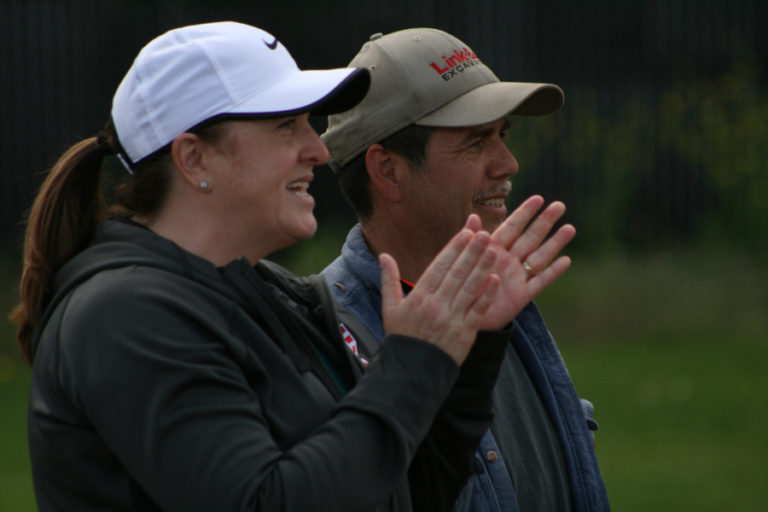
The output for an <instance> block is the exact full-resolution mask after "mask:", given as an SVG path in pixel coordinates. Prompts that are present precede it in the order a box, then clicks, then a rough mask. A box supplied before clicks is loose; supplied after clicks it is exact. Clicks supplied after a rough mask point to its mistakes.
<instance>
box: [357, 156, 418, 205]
mask: <svg viewBox="0 0 768 512" xmlns="http://www.w3.org/2000/svg"><path fill="white" fill-rule="evenodd" d="M365 168H366V171H367V172H368V176H369V178H370V179H371V188H372V190H371V192H372V193H373V194H375V195H376V196H379V197H380V198H381V199H383V200H384V201H388V202H392V203H398V202H400V200H401V198H402V195H403V194H402V185H403V179H404V178H405V175H404V173H406V172H407V173H410V170H409V168H408V162H407V161H406V160H405V158H403V157H402V156H400V155H398V154H397V153H393V152H392V151H389V150H387V149H384V147H383V146H382V145H381V144H373V145H372V146H370V147H369V148H368V150H367V151H366V152H365Z"/></svg>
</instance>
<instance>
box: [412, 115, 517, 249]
mask: <svg viewBox="0 0 768 512" xmlns="http://www.w3.org/2000/svg"><path fill="white" fill-rule="evenodd" d="M508 126H509V123H508V121H507V120H506V119H504V118H502V119H497V120H496V121H493V122H490V123H486V124H482V125H478V126H470V127H463V128H436V129H435V130H434V132H433V133H432V136H431V137H430V139H429V143H428V144H427V148H426V162H425V166H424V167H425V170H426V172H419V171H414V172H413V173H412V175H411V177H410V182H409V186H408V187H407V193H406V194H407V197H406V200H407V201H409V204H411V205H412V219H413V223H414V227H415V228H416V229H418V230H420V231H422V232H424V233H425V234H428V236H430V237H432V238H433V239H434V241H435V242H436V243H438V244H440V245H442V244H444V243H445V242H447V240H448V239H449V238H450V237H451V236H453V235H454V234H455V233H456V232H457V231H458V230H459V229H461V227H462V226H463V225H464V222H465V221H466V220H467V217H468V216H469V214H470V213H476V214H478V215H479V216H480V218H481V219H482V221H483V229H485V230H487V231H493V230H494V229H495V228H496V227H497V226H498V225H499V224H501V222H502V221H503V220H504V218H505V217H506V215H507V208H506V206H505V204H504V199H505V198H506V197H507V195H508V194H509V191H510V188H511V183H510V181H509V178H510V177H511V176H512V175H513V174H515V173H517V171H518V165H517V161H516V160H515V157H514V156H512V154H511V153H510V152H509V150H508V149H507V147H506V145H505V144H504V140H503V138H504V135H505V133H506V130H507V128H508Z"/></svg>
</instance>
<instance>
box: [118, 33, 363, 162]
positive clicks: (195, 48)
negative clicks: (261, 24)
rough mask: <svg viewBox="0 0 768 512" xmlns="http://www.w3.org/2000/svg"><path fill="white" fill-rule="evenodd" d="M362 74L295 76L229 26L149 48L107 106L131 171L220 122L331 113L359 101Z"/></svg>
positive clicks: (268, 44)
mask: <svg viewBox="0 0 768 512" xmlns="http://www.w3.org/2000/svg"><path fill="white" fill-rule="evenodd" d="M369 83H370V78H369V76H368V72H367V71H366V70H364V69H356V68H339V69H327V70H304V71H302V70H300V69H299V68H298V66H297V65H296V62H295V61H294V60H293V57H291V54H290V53H288V50H287V49H286V48H285V46H283V45H282V44H281V43H280V41H278V39H277V38H276V37H275V36H273V35H272V34H270V33H268V32H266V31H264V30H261V29H259V28H256V27H252V26H250V25H245V24H242V23H236V22H231V21H226V22H216V23H205V24H201V25H190V26H186V27H181V28H177V29H174V30H171V31H169V32H166V33H165V34H163V35H161V36H159V37H157V38H155V39H153V40H152V41H150V42H149V43H148V44H147V45H146V46H144V48H142V50H141V51H140V52H139V54H138V56H137V57H136V59H135V60H134V62H133V65H132V66H131V68H130V69H129V70H128V72H127V73H126V75H125V77H124V78H123V80H122V82H120V85H119V86H118V88H117V91H116V92H115V96H114V98H113V100H112V122H113V123H114V126H115V131H116V132H117V137H118V139H119V142H120V145H121V146H122V151H121V153H123V154H121V157H122V158H126V157H127V159H128V160H129V162H130V164H135V163H137V162H139V161H140V160H142V159H143V158H146V157H147V156H149V155H151V154H153V153H155V152H156V151H158V150H160V149H162V148H163V147H165V146H167V145H168V144H170V143H171V142H173V140H174V139H175V138H176V137H177V136H179V135H180V134H182V133H184V132H187V131H190V130H191V129H194V128H195V127H199V126H200V125H202V124H203V123H208V122H212V121H214V120H217V119H220V118H230V117H233V118H235V117H246V118H269V117H282V116H289V115H295V114H299V113H303V112H314V113H317V114H332V113H337V112H341V111H343V110H346V109H348V108H350V107H352V106H354V105H355V104H356V103H357V102H359V101H360V100H361V99H362V98H363V97H364V96H365V93H366V92H367V90H368V85H369Z"/></svg>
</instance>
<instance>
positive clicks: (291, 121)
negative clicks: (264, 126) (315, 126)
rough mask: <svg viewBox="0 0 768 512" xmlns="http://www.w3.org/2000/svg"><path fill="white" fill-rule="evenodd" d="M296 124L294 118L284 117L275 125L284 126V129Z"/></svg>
mask: <svg viewBox="0 0 768 512" xmlns="http://www.w3.org/2000/svg"><path fill="white" fill-rule="evenodd" d="M295 125H296V119H286V120H285V121H283V122H282V123H280V124H279V125H277V127H278V128H281V129H282V128H286V129H292V128H293V127H294V126H295Z"/></svg>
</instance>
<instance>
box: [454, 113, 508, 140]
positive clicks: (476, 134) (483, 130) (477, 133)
mask: <svg viewBox="0 0 768 512" xmlns="http://www.w3.org/2000/svg"><path fill="white" fill-rule="evenodd" d="M509 126H510V125H509V120H508V119H506V118H505V119H504V123H503V124H502V125H501V129H500V131H501V133H502V134H503V133H504V132H506V131H507V130H509ZM494 133H496V125H495V124H492V125H485V126H481V127H479V128H476V129H473V130H470V131H469V133H467V135H466V136H465V137H464V139H463V140H462V142H464V143H467V142H470V141H472V140H474V139H482V138H485V137H490V136H491V135H493V134H494Z"/></svg>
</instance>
